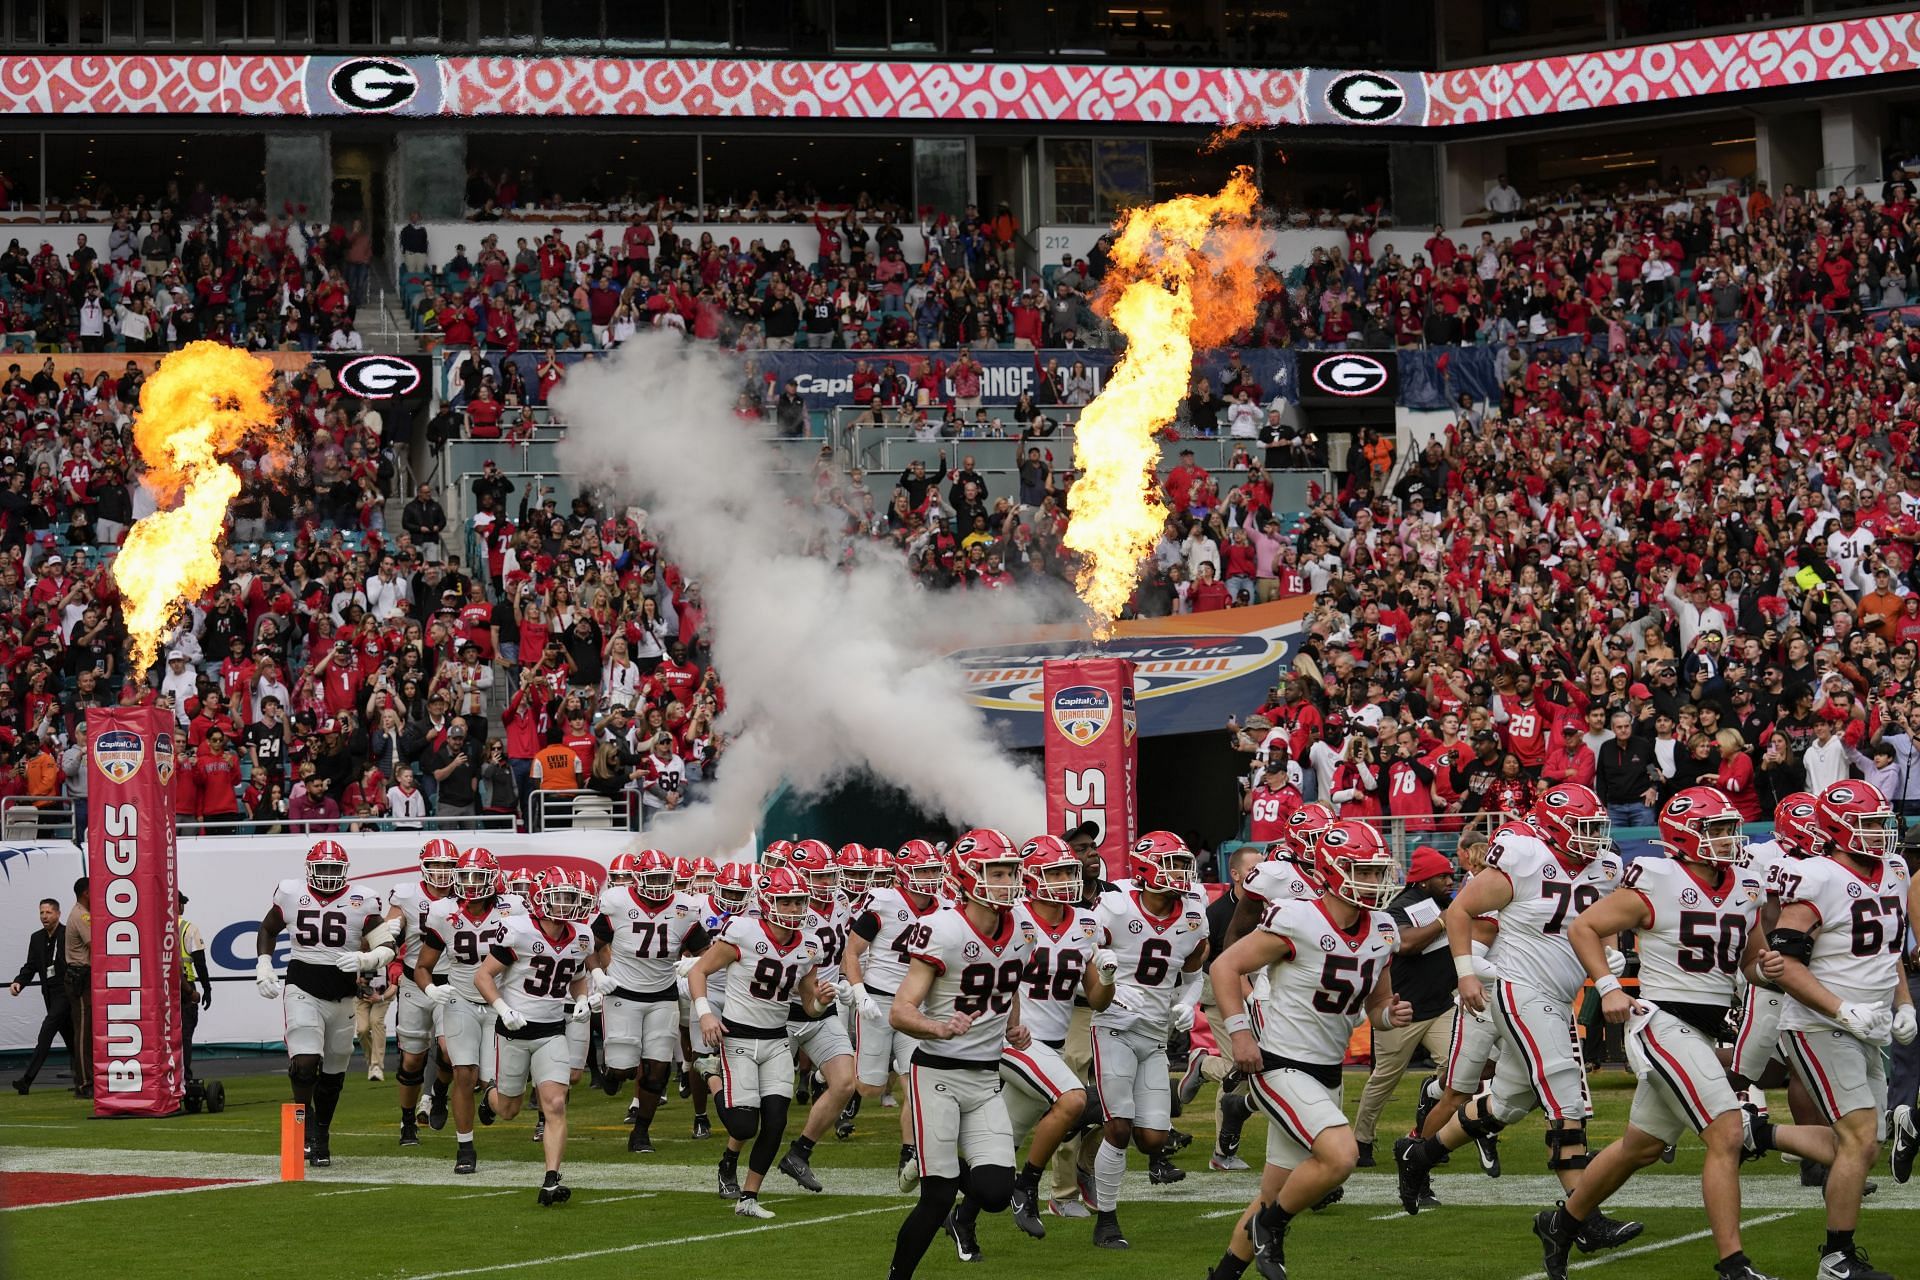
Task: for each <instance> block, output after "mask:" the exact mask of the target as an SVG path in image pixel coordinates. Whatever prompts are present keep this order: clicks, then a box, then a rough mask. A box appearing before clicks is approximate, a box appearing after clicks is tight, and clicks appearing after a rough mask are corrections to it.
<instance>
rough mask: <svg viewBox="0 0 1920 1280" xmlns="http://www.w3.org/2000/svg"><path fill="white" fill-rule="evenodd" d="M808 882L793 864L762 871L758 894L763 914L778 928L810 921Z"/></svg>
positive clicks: (796, 927)
mask: <svg viewBox="0 0 1920 1280" xmlns="http://www.w3.org/2000/svg"><path fill="white" fill-rule="evenodd" d="M808 897H809V894H808V892H807V882H806V881H804V880H802V879H801V878H800V877H799V876H798V875H797V874H795V873H794V871H793V869H792V868H791V867H774V868H773V869H772V870H770V871H765V872H762V873H761V876H760V889H759V893H758V898H759V902H760V918H761V919H763V920H765V921H766V922H767V923H768V924H770V925H773V926H774V927H775V928H779V929H798V928H800V927H801V926H803V925H805V924H806V923H807V898H808Z"/></svg>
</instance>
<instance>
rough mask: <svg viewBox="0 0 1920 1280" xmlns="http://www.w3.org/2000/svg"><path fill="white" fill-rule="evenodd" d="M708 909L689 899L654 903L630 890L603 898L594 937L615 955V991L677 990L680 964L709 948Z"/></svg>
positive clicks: (680, 896)
mask: <svg viewBox="0 0 1920 1280" xmlns="http://www.w3.org/2000/svg"><path fill="white" fill-rule="evenodd" d="M703 906H704V899H701V898H696V897H694V896H693V895H692V894H689V893H676V894H674V895H673V896H672V897H671V898H668V899H666V900H665V901H662V902H650V901H648V900H647V899H645V898H642V897H641V896H640V895H639V894H638V893H637V892H635V891H634V886H632V885H626V884H620V885H615V886H613V887H612V888H610V889H608V890H606V891H605V892H604V893H602V894H601V895H600V914H599V915H598V916H597V917H596V918H595V919H594V922H593V936H594V940H595V941H596V942H601V943H605V944H606V945H607V946H608V947H609V949H610V951H611V958H610V959H609V960H608V962H607V974H608V976H610V977H611V978H612V979H613V984H614V986H616V987H618V988H620V989H621V990H622V991H630V992H633V993H634V996H658V995H660V994H661V993H662V992H667V991H671V990H673V987H674V983H675V980H676V978H677V976H678V975H676V974H675V972H674V965H675V963H676V962H677V961H678V960H679V959H680V957H681V956H682V955H683V954H685V953H686V951H687V949H688V947H689V946H691V947H692V948H693V949H694V950H696V951H698V950H699V949H700V948H701V947H702V946H703V945H704V938H705V935H706V930H705V929H704V928H703V927H702V925H701V920H702V919H703V917H704V915H705V913H704V911H703V910H702V908H703ZM629 998H632V997H629Z"/></svg>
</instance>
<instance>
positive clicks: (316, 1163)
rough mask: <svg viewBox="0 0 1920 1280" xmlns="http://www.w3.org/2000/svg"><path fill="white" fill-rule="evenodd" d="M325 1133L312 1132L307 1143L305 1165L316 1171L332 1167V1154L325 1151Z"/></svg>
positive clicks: (323, 1131) (320, 1131) (323, 1130)
mask: <svg viewBox="0 0 1920 1280" xmlns="http://www.w3.org/2000/svg"><path fill="white" fill-rule="evenodd" d="M327 1137H328V1135H327V1131H326V1130H325V1129H318V1130H314V1131H313V1132H312V1133H311V1134H310V1136H309V1139H308V1142H307V1163H308V1164H310V1165H312V1166H313V1167H314V1168H316V1169H327V1168H331V1167H332V1165H333V1153H332V1152H330V1151H329V1150H328V1149H327Z"/></svg>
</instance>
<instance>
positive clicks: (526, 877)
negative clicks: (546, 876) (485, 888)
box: [500, 867, 536, 906]
mask: <svg viewBox="0 0 1920 1280" xmlns="http://www.w3.org/2000/svg"><path fill="white" fill-rule="evenodd" d="M535 878H536V876H535V873H534V872H532V871H529V870H528V869H527V868H525V867H514V868H513V869H512V870H509V871H503V872H501V873H500V884H501V890H500V891H501V892H502V893H517V894H519V895H520V897H521V898H522V899H524V900H525V901H526V902H527V904H528V905H529V906H531V905H532V904H533V882H534V880H535Z"/></svg>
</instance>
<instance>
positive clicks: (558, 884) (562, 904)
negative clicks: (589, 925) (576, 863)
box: [527, 867, 593, 920]
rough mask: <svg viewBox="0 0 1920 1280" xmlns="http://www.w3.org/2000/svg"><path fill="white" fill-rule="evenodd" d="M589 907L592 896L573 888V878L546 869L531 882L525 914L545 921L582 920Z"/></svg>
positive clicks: (560, 871) (550, 868)
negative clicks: (530, 891) (531, 886)
mask: <svg viewBox="0 0 1920 1280" xmlns="http://www.w3.org/2000/svg"><path fill="white" fill-rule="evenodd" d="M579 878H580V879H583V880H584V879H585V877H584V876H581V877H579ZM592 904H593V895H592V894H590V893H588V892H587V891H586V890H585V889H583V888H582V887H581V886H580V885H579V884H576V883H575V877H574V876H572V875H568V874H567V873H566V872H565V871H563V870H561V869H560V868H559V867H548V868H547V869H546V870H545V871H542V872H540V873H539V874H538V875H536V876H535V877H534V879H533V896H532V897H531V898H530V899H529V900H528V902H527V912H528V914H529V915H533V916H539V917H543V918H545V919H548V920H585V919H586V918H587V911H588V909H589V908H590V907H591V906H592Z"/></svg>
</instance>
